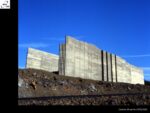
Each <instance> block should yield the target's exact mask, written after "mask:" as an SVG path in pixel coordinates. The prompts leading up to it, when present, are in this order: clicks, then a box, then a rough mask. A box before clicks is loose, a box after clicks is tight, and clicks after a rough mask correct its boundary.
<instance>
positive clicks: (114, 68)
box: [112, 54, 116, 82]
mask: <svg viewBox="0 0 150 113" xmlns="http://www.w3.org/2000/svg"><path fill="white" fill-rule="evenodd" d="M112 76H113V82H116V64H115V55H113V54H112Z"/></svg>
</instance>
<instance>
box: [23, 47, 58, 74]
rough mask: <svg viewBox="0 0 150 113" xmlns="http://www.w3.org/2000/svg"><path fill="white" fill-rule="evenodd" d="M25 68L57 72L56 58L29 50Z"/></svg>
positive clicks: (55, 56) (38, 51) (45, 53)
mask: <svg viewBox="0 0 150 113" xmlns="http://www.w3.org/2000/svg"><path fill="white" fill-rule="evenodd" d="M26 68H34V69H41V70H45V71H49V72H52V71H58V56H57V55H54V54H50V53H47V52H44V51H40V50H37V49H33V48H29V49H28V54H27V63H26Z"/></svg>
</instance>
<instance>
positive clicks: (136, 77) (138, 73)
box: [131, 65, 144, 84]
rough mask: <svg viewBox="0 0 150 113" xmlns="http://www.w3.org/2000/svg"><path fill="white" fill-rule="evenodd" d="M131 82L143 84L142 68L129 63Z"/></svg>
mask: <svg viewBox="0 0 150 113" xmlns="http://www.w3.org/2000/svg"><path fill="white" fill-rule="evenodd" d="M131 83H132V84H144V76H143V70H142V69H140V68H138V67H135V66H133V65H131Z"/></svg>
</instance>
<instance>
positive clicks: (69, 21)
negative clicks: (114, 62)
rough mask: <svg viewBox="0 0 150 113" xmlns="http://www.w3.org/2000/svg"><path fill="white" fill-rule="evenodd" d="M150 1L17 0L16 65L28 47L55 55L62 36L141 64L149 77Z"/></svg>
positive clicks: (24, 61)
mask: <svg viewBox="0 0 150 113" xmlns="http://www.w3.org/2000/svg"><path fill="white" fill-rule="evenodd" d="M149 6H150V1H149V0H19V23H18V25H19V34H18V35H19V44H18V50H19V54H18V55H19V60H18V62H19V64H18V65H19V67H20V68H23V67H25V63H26V55H27V48H28V47H33V48H36V49H40V50H43V51H47V52H51V53H54V54H58V50H59V49H58V47H59V44H60V43H63V42H64V39H65V35H70V36H74V37H75V38H77V39H79V40H82V41H86V42H89V43H92V44H94V45H96V46H97V47H99V48H100V49H103V50H106V51H108V52H111V53H114V54H117V55H118V56H121V57H123V58H124V59H126V60H127V61H128V62H129V63H131V64H133V65H136V66H139V67H142V68H143V69H144V75H145V79H146V80H150V21H149V20H150V7H149Z"/></svg>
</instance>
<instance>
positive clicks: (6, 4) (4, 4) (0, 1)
mask: <svg viewBox="0 0 150 113" xmlns="http://www.w3.org/2000/svg"><path fill="white" fill-rule="evenodd" d="M0 9H10V0H0Z"/></svg>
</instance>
